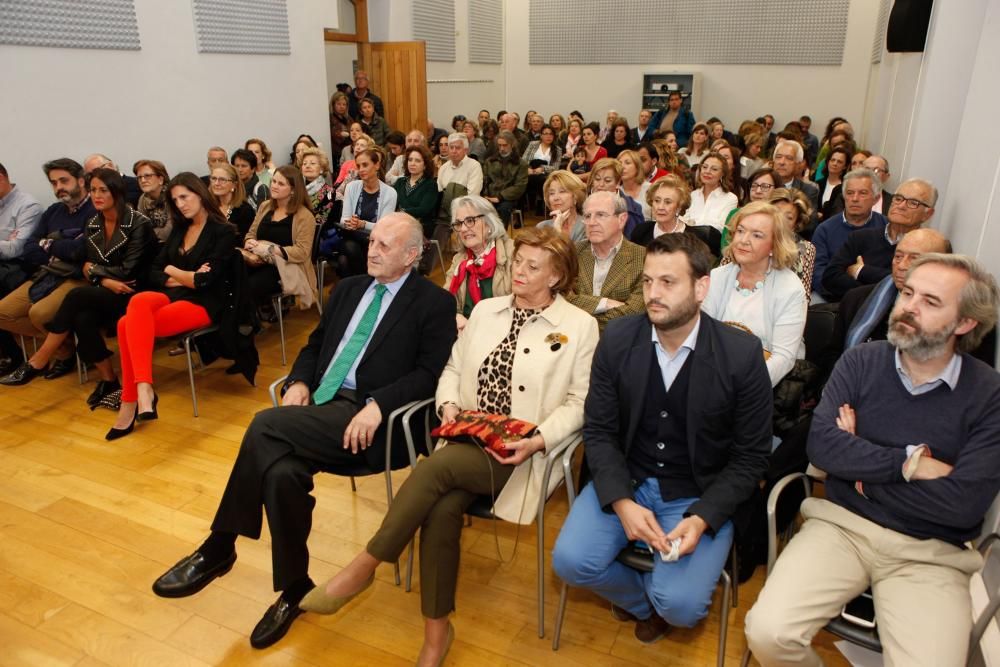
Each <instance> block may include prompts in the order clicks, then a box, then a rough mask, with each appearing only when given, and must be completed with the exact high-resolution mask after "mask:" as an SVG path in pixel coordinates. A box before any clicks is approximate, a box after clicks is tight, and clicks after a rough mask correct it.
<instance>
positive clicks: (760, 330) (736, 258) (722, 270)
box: [701, 201, 809, 387]
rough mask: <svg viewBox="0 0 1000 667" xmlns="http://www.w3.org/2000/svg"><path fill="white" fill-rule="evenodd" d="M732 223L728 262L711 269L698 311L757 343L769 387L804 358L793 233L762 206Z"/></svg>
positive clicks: (804, 304)
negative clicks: (759, 341) (761, 346)
mask: <svg viewBox="0 0 1000 667" xmlns="http://www.w3.org/2000/svg"><path fill="white" fill-rule="evenodd" d="M732 224H733V229H734V234H733V240H732V243H730V244H729V245H728V246H726V249H725V251H724V252H723V255H724V257H725V259H727V260H728V261H729V263H728V264H723V265H721V266H719V267H717V268H715V269H713V270H712V274H711V283H710V285H709V288H708V296H707V297H706V298H705V301H704V303H702V304H701V309H702V310H703V311H705V312H706V313H707V314H708V315H710V316H711V317H714V318H715V319H717V320H721V321H723V322H726V323H727V324H732V325H733V326H736V327H738V328H740V329H743V330H745V331H749V332H751V333H753V335H755V336H757V337H758V338H760V340H761V344H762V345H763V347H764V357H765V360H766V364H767V372H768V374H769V375H770V376H771V386H772V387H773V386H776V385H777V384H778V382H780V381H781V379H782V378H783V377H785V375H786V374H787V373H788V372H789V371H790V370H792V367H793V366H794V365H795V360H796V359H802V358H804V357H805V343H804V342H803V338H802V336H803V331H804V330H805V326H806V309H807V308H808V305H809V301H808V299H807V298H806V294H805V291H804V290H803V289H802V283H801V282H800V281H799V277H798V276H797V275H796V274H795V271H794V267H795V263H796V262H797V261H798V256H799V252H798V248H797V247H796V245H795V234H794V232H792V230H791V229H790V227H789V225H788V224H786V222H785V219H784V217H783V216H782V214H781V211H779V210H778V209H777V208H776V207H775V206H774V205H772V204H769V203H767V202H763V201H758V202H752V203H750V204H747V205H746V206H744V207H743V208H742V209H740V210H739V211H738V212H737V213H736V215H734V216H733V220H732Z"/></svg>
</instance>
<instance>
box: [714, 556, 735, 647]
mask: <svg viewBox="0 0 1000 667" xmlns="http://www.w3.org/2000/svg"><path fill="white" fill-rule="evenodd" d="M732 582H733V578H731V577H730V576H729V573H728V572H726V571H725V570H723V571H722V606H721V607H720V608H719V609H720V612H719V616H720V618H719V655H718V657H717V658H716V664H717V665H718V667H725V665H726V639H727V636H728V635H729V593H730V591H731V590H732Z"/></svg>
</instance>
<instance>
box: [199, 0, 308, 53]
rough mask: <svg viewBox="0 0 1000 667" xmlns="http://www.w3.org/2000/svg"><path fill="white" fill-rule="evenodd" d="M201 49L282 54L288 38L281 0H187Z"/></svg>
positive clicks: (288, 44)
mask: <svg viewBox="0 0 1000 667" xmlns="http://www.w3.org/2000/svg"><path fill="white" fill-rule="evenodd" d="M191 4H192V7H193V9H194V29H195V30H194V31H195V38H196V40H197V43H198V51H199V52H201V53H250V54H265V55H285V56H287V55H288V54H289V53H291V52H292V46H291V42H290V41H289V38H288V8H287V7H286V6H285V0H191Z"/></svg>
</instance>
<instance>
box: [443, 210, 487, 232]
mask: <svg viewBox="0 0 1000 667" xmlns="http://www.w3.org/2000/svg"><path fill="white" fill-rule="evenodd" d="M485 217H486V216H485V215H482V214H480V215H470V216H469V217H468V218H459V219H457V220H455V222H453V223H451V228H452V229H454V230H459V229H461V228H462V227H466V228H468V229H472V228H473V227H474V226H475V225H476V223H477V222H479V221H480V220H482V219H483V218H485Z"/></svg>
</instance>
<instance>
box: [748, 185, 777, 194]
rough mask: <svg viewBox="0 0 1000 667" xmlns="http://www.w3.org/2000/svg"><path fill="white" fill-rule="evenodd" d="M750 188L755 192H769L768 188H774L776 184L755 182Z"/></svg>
mask: <svg viewBox="0 0 1000 667" xmlns="http://www.w3.org/2000/svg"><path fill="white" fill-rule="evenodd" d="M750 189H751V190H753V191H754V192H767V191H768V190H773V189H774V186H773V185H771V184H770V183H754V184H753V185H751V186H750Z"/></svg>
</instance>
